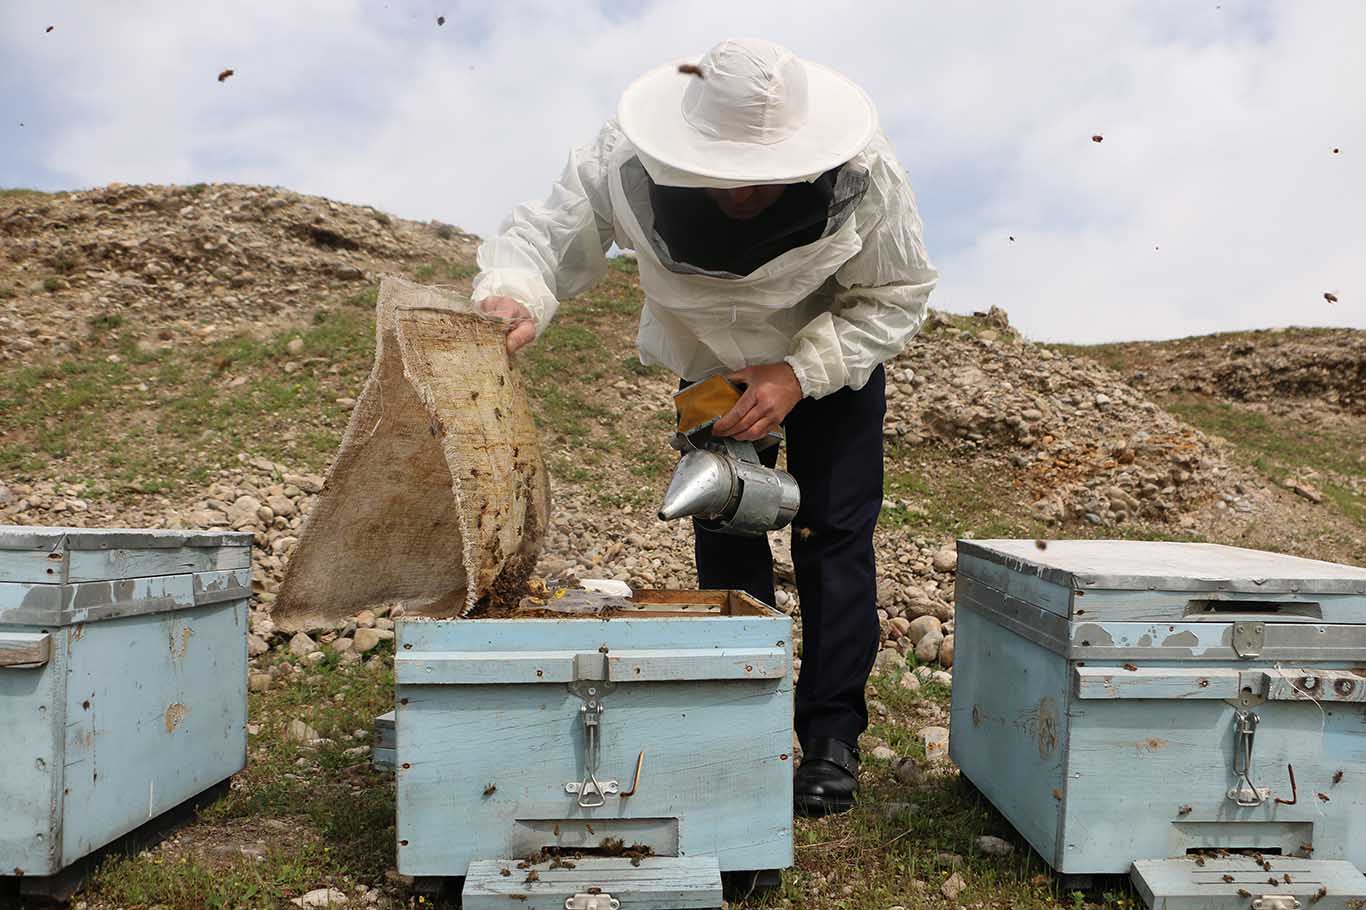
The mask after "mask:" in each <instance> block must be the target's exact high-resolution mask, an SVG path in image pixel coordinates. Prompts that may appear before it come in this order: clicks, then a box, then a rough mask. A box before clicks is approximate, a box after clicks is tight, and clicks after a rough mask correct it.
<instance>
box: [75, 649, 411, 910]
mask: <svg viewBox="0 0 1366 910" xmlns="http://www.w3.org/2000/svg"><path fill="white" fill-rule="evenodd" d="M381 647H382V648H383V649H385V650H384V651H383V652H381V653H378V654H377V656H376V657H375V658H373V659H374V660H376V661H378V662H379V663H378V664H377V665H376V666H370V665H359V666H354V667H349V668H348V667H342V666H340V665H339V663H338V660H337V656H336V655H335V654H334V653H333V652H332V651H331V650H330V649H324V653H326V654H327V659H326V660H325V661H324V662H323V663H322V664H321V665H319V666H318V667H316V668H312V669H310V670H308V671H307V672H304V673H292V674H288V675H284V674H281V675H279V676H277V679H278V680H279V682H277V683H276V685H275V686H274V687H272V688H271V690H270V691H268V692H265V693H263V694H253V695H252V696H251V703H250V708H249V710H250V717H251V719H252V725H253V727H254V728H255V729H258V730H259V733H257V734H255V735H253V736H251V742H250V747H249V748H250V758H249V762H248V764H247V769H246V770H245V771H243V772H242V773H241V774H239V775H237V777H236V778H235V779H234V781H233V788H232V791H231V793H230V794H229V795H228V796H227V797H225V798H224V799H222V800H221V801H219V802H218V803H216V804H214V805H213V806H210V807H209V808H208V809H206V810H205V811H204V812H203V813H202V815H201V821H200V823H199V824H198V826H197V827H196V830H195V835H194V838H193V842H192V845H191V846H190V847H189V848H185V849H182V848H181V847H179V846H177V845H174V844H173V845H172V846H170V847H169V848H166V849H163V850H160V851H157V852H156V853H142V854H138V855H136V856H132V857H126V858H115V859H111V860H109V861H106V862H105V863H104V865H103V866H102V867H101V868H100V870H99V872H98V874H97V875H96V876H95V878H94V881H93V883H92V885H91V896H92V897H96V898H99V899H101V900H102V901H104V902H107V903H109V904H111V905H115V906H144V907H145V906H150V905H154V904H155V905H158V906H161V907H164V908H166V910H199V908H201V907H212V908H225V910H226V908H233V907H243V906H276V905H281V904H282V905H284V906H288V904H284V899H287V898H291V897H297V896H298V895H300V894H302V893H304V892H306V891H309V890H312V889H314V888H320V887H329V886H330V887H334V888H337V889H339V890H341V891H345V892H348V893H351V894H354V893H355V885H356V884H357V883H362V884H367V885H371V886H374V885H376V884H382V883H383V880H384V874H385V871H386V870H387V869H390V868H392V867H393V865H394V837H395V835H394V813H395V804H394V787H393V780H392V777H391V775H389V774H382V773H379V772H376V771H374V770H373V768H372V767H371V766H370V756H369V754H368V752H366V753H365V754H356V753H355V752H352V753H351V754H348V751H347V750H354V749H356V747H358V746H365V745H369V744H370V739H371V727H372V724H373V722H374V718H375V717H376V716H378V715H379V714H382V713H383V712H385V711H388V710H390V709H391V708H392V707H393V698H394V677H393V670H392V650H391V648H392V646H391V645H389V644H387V643H386V644H383V645H381ZM287 657H288V655H282V654H280V652H276V653H275V654H272V655H269V656H268V657H265V658H262V659H260V661H259V666H258V667H256V668H255V672H264V671H267V670H268V669H269V668H271V667H272V666H279V665H281V664H284V663H288V661H287V659H286V658H287ZM296 719H297V720H302V721H303V722H305V723H306V724H308V725H309V726H310V727H312V728H313V729H315V730H316V731H317V732H318V733H319V734H320V735H321V736H322V737H323V740H324V741H323V742H322V743H320V744H318V745H316V746H307V745H303V744H300V743H298V742H293V741H290V740H288V739H286V737H285V736H284V731H285V729H286V727H287V726H288V724H289V723H290V721H292V720H296ZM356 731H362V732H363V735H361V736H359V737H358V736H356V735H355V733H356ZM242 844H246V845H252V844H258V845H260V846H263V847H264V848H265V855H264V857H263V858H262V859H255V858H250V857H246V856H242V855H241V852H240V850H238V849H236V848H237V847H238V846H239V845H242ZM194 845H200V846H199V847H198V848H197V849H196V848H195V846H194ZM215 847H218V848H219V849H213V848H215Z"/></svg>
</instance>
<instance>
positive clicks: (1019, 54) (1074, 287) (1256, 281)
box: [0, 0, 1366, 341]
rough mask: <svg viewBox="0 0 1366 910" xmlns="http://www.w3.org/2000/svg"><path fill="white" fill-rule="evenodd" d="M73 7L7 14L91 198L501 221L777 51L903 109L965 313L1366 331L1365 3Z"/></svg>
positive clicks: (911, 150) (909, 155)
mask: <svg viewBox="0 0 1366 910" xmlns="http://www.w3.org/2000/svg"><path fill="white" fill-rule="evenodd" d="M43 7H44V8H43V9H41V10H40V9H39V8H38V5H37V4H27V5H17V4H8V5H6V6H5V7H4V8H3V9H0V85H5V84H16V83H17V84H20V85H23V86H28V87H29V88H30V90H31V91H32V92H33V93H34V94H35V95H36V96H37V100H38V101H39V102H40V103H39V104H38V109H39V110H40V112H41V118H40V119H44V120H45V121H46V122H38V123H30V124H29V128H30V129H35V128H36V129H37V130H40V131H42V132H41V135H43V136H45V137H46V142H45V147H44V148H43V152H42V154H43V156H44V157H43V159H42V160H41V161H36V162H27V164H28V165H29V169H30V170H31V171H33V172H35V173H36V172H38V166H39V165H41V166H42V167H43V168H46V169H48V170H49V171H51V172H56V173H59V174H62V175H66V176H67V177H68V179H69V182H70V183H73V184H92V183H102V182H107V181H111V180H122V181H125V182H131V181H160V182H189V181H194V180H205V179H213V180H243V181H251V182H263V183H274V184H281V185H285V186H289V187H291V188H294V189H299V190H302V191H307V192H317V193H323V194H326V195H330V196H333V197H336V198H341V199H346V200H348V201H356V202H366V203H370V204H374V205H378V206H381V207H384V208H388V209H391V210H393V211H396V212H398V213H400V214H403V215H406V216H410V217H418V218H430V217H435V218H441V219H443V220H446V221H451V222H455V223H458V224H461V225H462V226H465V227H468V228H471V229H474V230H477V231H480V232H485V233H487V232H489V231H491V230H492V229H493V228H494V226H495V225H496V224H497V222H498V221H499V220H500V218H501V216H502V214H503V213H504V212H506V211H507V210H508V209H509V208H510V207H511V206H512V205H513V204H514V203H516V202H518V201H521V200H522V199H525V198H529V197H533V196H538V195H540V194H541V193H543V192H544V189H545V188H546V187H547V186H548V183H549V181H550V180H551V179H552V178H553V177H554V176H555V175H556V174H558V172H559V170H560V168H561V166H562V163H563V161H564V158H565V155H566V152H567V150H568V147H569V146H570V145H572V144H576V143H581V142H585V141H587V140H588V139H589V138H591V136H592V135H593V133H594V132H595V131H596V129H597V126H598V124H599V123H600V122H601V120H602V119H603V118H605V117H607V116H610V115H611V113H612V110H613V108H614V107H615V102H616V97H617V95H618V94H619V92H620V91H621V89H622V88H623V87H624V86H625V85H626V83H627V82H629V81H630V79H631V78H633V77H634V76H635V75H636V74H638V73H639V72H641V71H643V70H645V69H647V68H649V67H650V66H653V65H655V64H657V63H658V62H660V61H663V60H666V59H670V58H673V57H678V56H684V55H689V54H694V53H697V52H700V51H701V50H702V49H705V48H706V47H707V46H709V45H710V44H711V43H713V42H714V41H715V40H717V39H718V38H720V37H724V36H728V35H743V34H756V35H763V36H765V37H770V38H773V39H774V40H777V41H780V42H783V43H785V44H788V45H789V46H791V47H793V48H794V49H796V50H798V51H799V52H800V53H802V54H804V55H806V56H808V57H811V58H812V59H816V60H819V61H821V62H824V63H827V64H830V65H833V66H835V67H837V68H839V69H841V70H844V71H845V72H847V73H849V74H850V75H851V76H853V77H854V78H856V79H858V80H859V81H860V82H861V83H863V84H864V86H865V87H866V88H867V89H868V90H869V92H870V93H871V94H872V95H873V97H874V98H875V99H876V100H877V102H878V104H879V107H880V109H881V113H882V118H883V122H884V126H885V127H886V129H887V131H888V133H889V134H890V135H891V138H892V140H893V143H894V144H895V145H896V147H897V148H898V150H899V152H900V155H901V158H902V161H903V163H904V164H906V165H907V166H908V167H909V168H910V170H911V173H912V177H913V181H914V183H915V185H916V188H917V191H918V193H919V194H920V197H921V201H922V204H923V206H924V210H925V211H924V214H925V216H926V223H927V234H928V241H929V244H930V248H931V251H932V253H933V254H934V255H935V257H936V260H937V262H938V264H939V266H940V268H941V271H942V272H943V282H942V285H941V288H940V290H939V291H938V292H937V293H936V298H935V299H934V301H933V302H934V303H935V304H936V305H938V306H942V307H947V308H950V309H955V310H960V311H966V310H973V309H984V308H986V307H988V306H990V305H992V304H998V305H1002V306H1005V307H1006V308H1007V309H1008V310H1009V311H1010V313H1011V316H1012V319H1013V320H1014V322H1015V323H1016V324H1017V325H1019V326H1021V327H1022V328H1023V329H1024V330H1025V331H1026V332H1028V333H1029V334H1031V335H1033V336H1035V337H1041V338H1054V339H1068V340H1078V341H1094V340H1102V339H1113V338H1135V337H1165V336H1172V335H1180V334H1188V333H1192V332H1204V331H1214V330H1220V329H1234V328H1246V327H1255V326H1267V325H1277V324H1286V323H1296V324H1345V325H1355V326H1359V327H1366V254H1363V249H1362V247H1363V245H1362V242H1361V240H1360V237H1361V236H1362V231H1361V230H1360V226H1359V221H1360V216H1359V214H1358V211H1357V210H1358V209H1359V208H1360V206H1361V204H1362V203H1363V201H1366V118H1363V117H1362V116H1361V113H1360V112H1361V111H1362V110H1366V57H1363V56H1362V55H1361V54H1360V53H1359V52H1358V49H1359V48H1360V47H1361V46H1363V44H1366V5H1363V4H1361V3H1359V2H1356V0H1340V2H1331V0H1324V2H1321V3H1320V2H1315V3H1302V4H1275V5H1272V4H1263V3H1253V2H1235V0H1223V2H1214V0H1211V2H1205V3H1191V2H1176V0H1167V2H1159V3H1153V2H1146V3H1144V2H1136V0H1135V2H1123V3H1120V2H1112V3H1104V4H1097V3H1089V2H1082V0H1076V2H1054V3H1034V4H1007V3H1004V2H1002V3H999V4H988V3H976V4H954V5H952V6H951V7H950V6H949V5H947V4H940V5H936V6H934V7H921V6H915V7H912V6H911V5H910V4H905V3H897V2H890V0H888V2H877V3H862V4H844V5H832V4H816V3H810V2H778V0H758V2H750V3H745V4H736V3H734V2H721V0H697V2H691V3H688V4H673V3H654V4H651V5H646V6H642V7H641V8H639V9H634V8H623V9H616V10H614V9H611V8H599V7H597V6H596V5H590V4H578V3H575V4H566V3H549V2H544V3H535V2H502V3H498V4H481V5H478V6H476V5H474V4H472V3H470V4H467V5H462V4H461V3H459V2H456V3H450V4H446V5H445V6H444V7H443V6H442V5H440V4H428V3H421V4H409V3H401V2H398V0H393V2H391V3H390V4H389V7H387V8H386V7H384V6H383V5H382V4H376V3H373V2H361V0H308V2H297V0H290V2H284V3H281V2H278V0H271V2H268V0H238V2H234V3H229V4H213V5H210V4H200V3H191V4H175V5H171V4H161V3H153V2H151V0H140V2H130V3H120V4H108V3H100V2H97V0H79V2H78V0H72V2H68V3H64V4H44V5H43ZM437 15H445V16H446V18H447V21H446V24H445V26H444V27H438V26H437V25H436V23H435V18H436V16H437ZM48 24H55V25H56V26H57V28H56V29H55V30H54V32H53V33H51V34H45V33H44V32H43V28H45V27H46V25H48ZM224 67H232V68H233V69H235V70H236V75H235V76H234V77H233V78H232V79H230V80H229V81H228V82H226V83H224V84H221V85H220V84H219V83H217V82H216V81H215V79H214V76H215V75H216V74H217V72H218V71H219V70H220V69H222V68H224ZM7 70H8V72H7ZM12 128H13V125H12V124H8V123H5V124H0V130H7V129H12ZM1097 132H1098V133H1101V134H1102V135H1104V137H1105V141H1104V142H1102V143H1100V144H1096V143H1093V142H1091V141H1090V136H1091V134H1092V133H1097ZM3 135H4V133H3V132H0V137H3ZM30 135H32V134H30ZM1335 146H1336V147H1339V148H1341V149H1342V153H1341V154H1340V155H1338V156H1336V157H1334V156H1333V155H1331V153H1330V149H1331V148H1333V147H1335ZM0 165H3V166H4V167H5V168H6V170H10V171H14V172H16V173H19V174H22V173H23V172H24V170H25V165H26V162H25V161H23V160H15V159H13V158H7V157H6V155H5V152H4V151H3V150H2V149H0ZM0 179H5V180H6V182H12V181H10V179H9V178H8V177H4V178H0ZM1009 235H1014V237H1015V241H1014V242H1013V243H1012V242H1010V241H1009V240H1008V239H1007V237H1008V236H1009ZM1154 247H1157V249H1154ZM1324 291H1333V292H1334V293H1336V294H1337V296H1338V297H1339V299H1340V300H1339V303H1337V304H1336V305H1330V304H1328V303H1327V302H1326V301H1324V300H1323V297H1322V294H1323V292H1324Z"/></svg>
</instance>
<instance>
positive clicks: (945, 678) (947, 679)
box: [930, 670, 953, 688]
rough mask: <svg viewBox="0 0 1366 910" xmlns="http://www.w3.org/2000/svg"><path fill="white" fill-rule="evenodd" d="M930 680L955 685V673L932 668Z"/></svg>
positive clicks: (947, 685)
mask: <svg viewBox="0 0 1366 910" xmlns="http://www.w3.org/2000/svg"><path fill="white" fill-rule="evenodd" d="M930 682H932V683H934V684H936V685H940V686H944V687H945V688H949V687H951V686H952V685H953V675H952V674H950V673H947V672H945V671H943V670H931V671H930Z"/></svg>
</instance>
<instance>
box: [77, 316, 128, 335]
mask: <svg viewBox="0 0 1366 910" xmlns="http://www.w3.org/2000/svg"><path fill="white" fill-rule="evenodd" d="M86 325H87V326H89V327H90V334H92V335H103V334H105V333H106V332H112V331H114V329H117V328H118V327H119V326H121V325H123V316H121V315H120V314H118V313H96V314H95V315H94V316H91V317H90V318H89V319H87V320H86Z"/></svg>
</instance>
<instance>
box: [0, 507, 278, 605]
mask: <svg viewBox="0 0 1366 910" xmlns="http://www.w3.org/2000/svg"><path fill="white" fill-rule="evenodd" d="M251 540H252V535H250V534H245V533H234V532H226V531H160V530H137V529H129V528H110V529H90V528H36V527H13V526H0V623H16V624H27V623H38V624H43V625H48V624H51V625H66V624H69V623H73V622H90V621H93V620H97V619H109V618H114V617H116V616H127V615H132V614H134V613H151V612H161V611H164V610H177V609H185V608H187V607H193V606H201V605H204V604H208V603H217V602H220V601H224V600H240V599H242V598H245V597H249V596H250V593H251V577H250V572H251Z"/></svg>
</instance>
